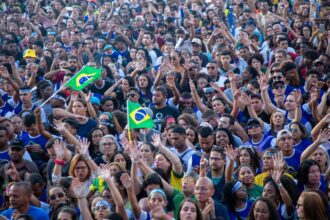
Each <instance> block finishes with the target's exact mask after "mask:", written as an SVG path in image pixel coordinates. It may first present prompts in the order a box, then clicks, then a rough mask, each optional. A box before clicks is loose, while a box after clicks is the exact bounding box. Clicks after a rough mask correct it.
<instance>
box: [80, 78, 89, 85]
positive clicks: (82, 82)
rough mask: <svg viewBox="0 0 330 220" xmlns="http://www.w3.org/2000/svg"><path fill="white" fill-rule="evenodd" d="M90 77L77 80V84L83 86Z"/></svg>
mask: <svg viewBox="0 0 330 220" xmlns="http://www.w3.org/2000/svg"><path fill="white" fill-rule="evenodd" d="M89 78H90V76H83V77H81V78H80V79H79V84H80V85H82V84H84V83H85V82H86V81H87V80H89Z"/></svg>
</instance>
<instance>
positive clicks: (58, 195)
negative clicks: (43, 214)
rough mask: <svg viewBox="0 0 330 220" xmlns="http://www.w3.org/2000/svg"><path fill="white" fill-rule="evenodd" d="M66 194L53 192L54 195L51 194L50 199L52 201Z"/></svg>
mask: <svg viewBox="0 0 330 220" xmlns="http://www.w3.org/2000/svg"><path fill="white" fill-rule="evenodd" d="M64 196H65V195H64V193H57V194H53V195H51V196H49V199H50V200H51V201H54V200H55V199H56V198H59V199H60V198H63V197H64Z"/></svg>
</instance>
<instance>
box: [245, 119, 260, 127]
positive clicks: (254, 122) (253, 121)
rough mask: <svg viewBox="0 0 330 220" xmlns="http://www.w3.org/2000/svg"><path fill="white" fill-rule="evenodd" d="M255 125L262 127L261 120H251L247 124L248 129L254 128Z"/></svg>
mask: <svg viewBox="0 0 330 220" xmlns="http://www.w3.org/2000/svg"><path fill="white" fill-rule="evenodd" d="M253 125H259V126H260V122H259V120H258V119H256V118H250V119H249V120H248V121H247V123H246V127H247V128H249V127H250V126H253Z"/></svg>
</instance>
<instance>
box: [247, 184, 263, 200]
mask: <svg viewBox="0 0 330 220" xmlns="http://www.w3.org/2000/svg"><path fill="white" fill-rule="evenodd" d="M262 191H263V188H262V186H259V185H257V184H254V185H253V187H252V188H250V189H247V193H248V196H249V199H250V200H252V201H254V200H256V199H258V198H259V197H260V196H261V194H262Z"/></svg>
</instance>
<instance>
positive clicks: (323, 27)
mask: <svg viewBox="0 0 330 220" xmlns="http://www.w3.org/2000/svg"><path fill="white" fill-rule="evenodd" d="M319 30H320V32H321V33H324V31H325V24H320V27H319Z"/></svg>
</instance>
